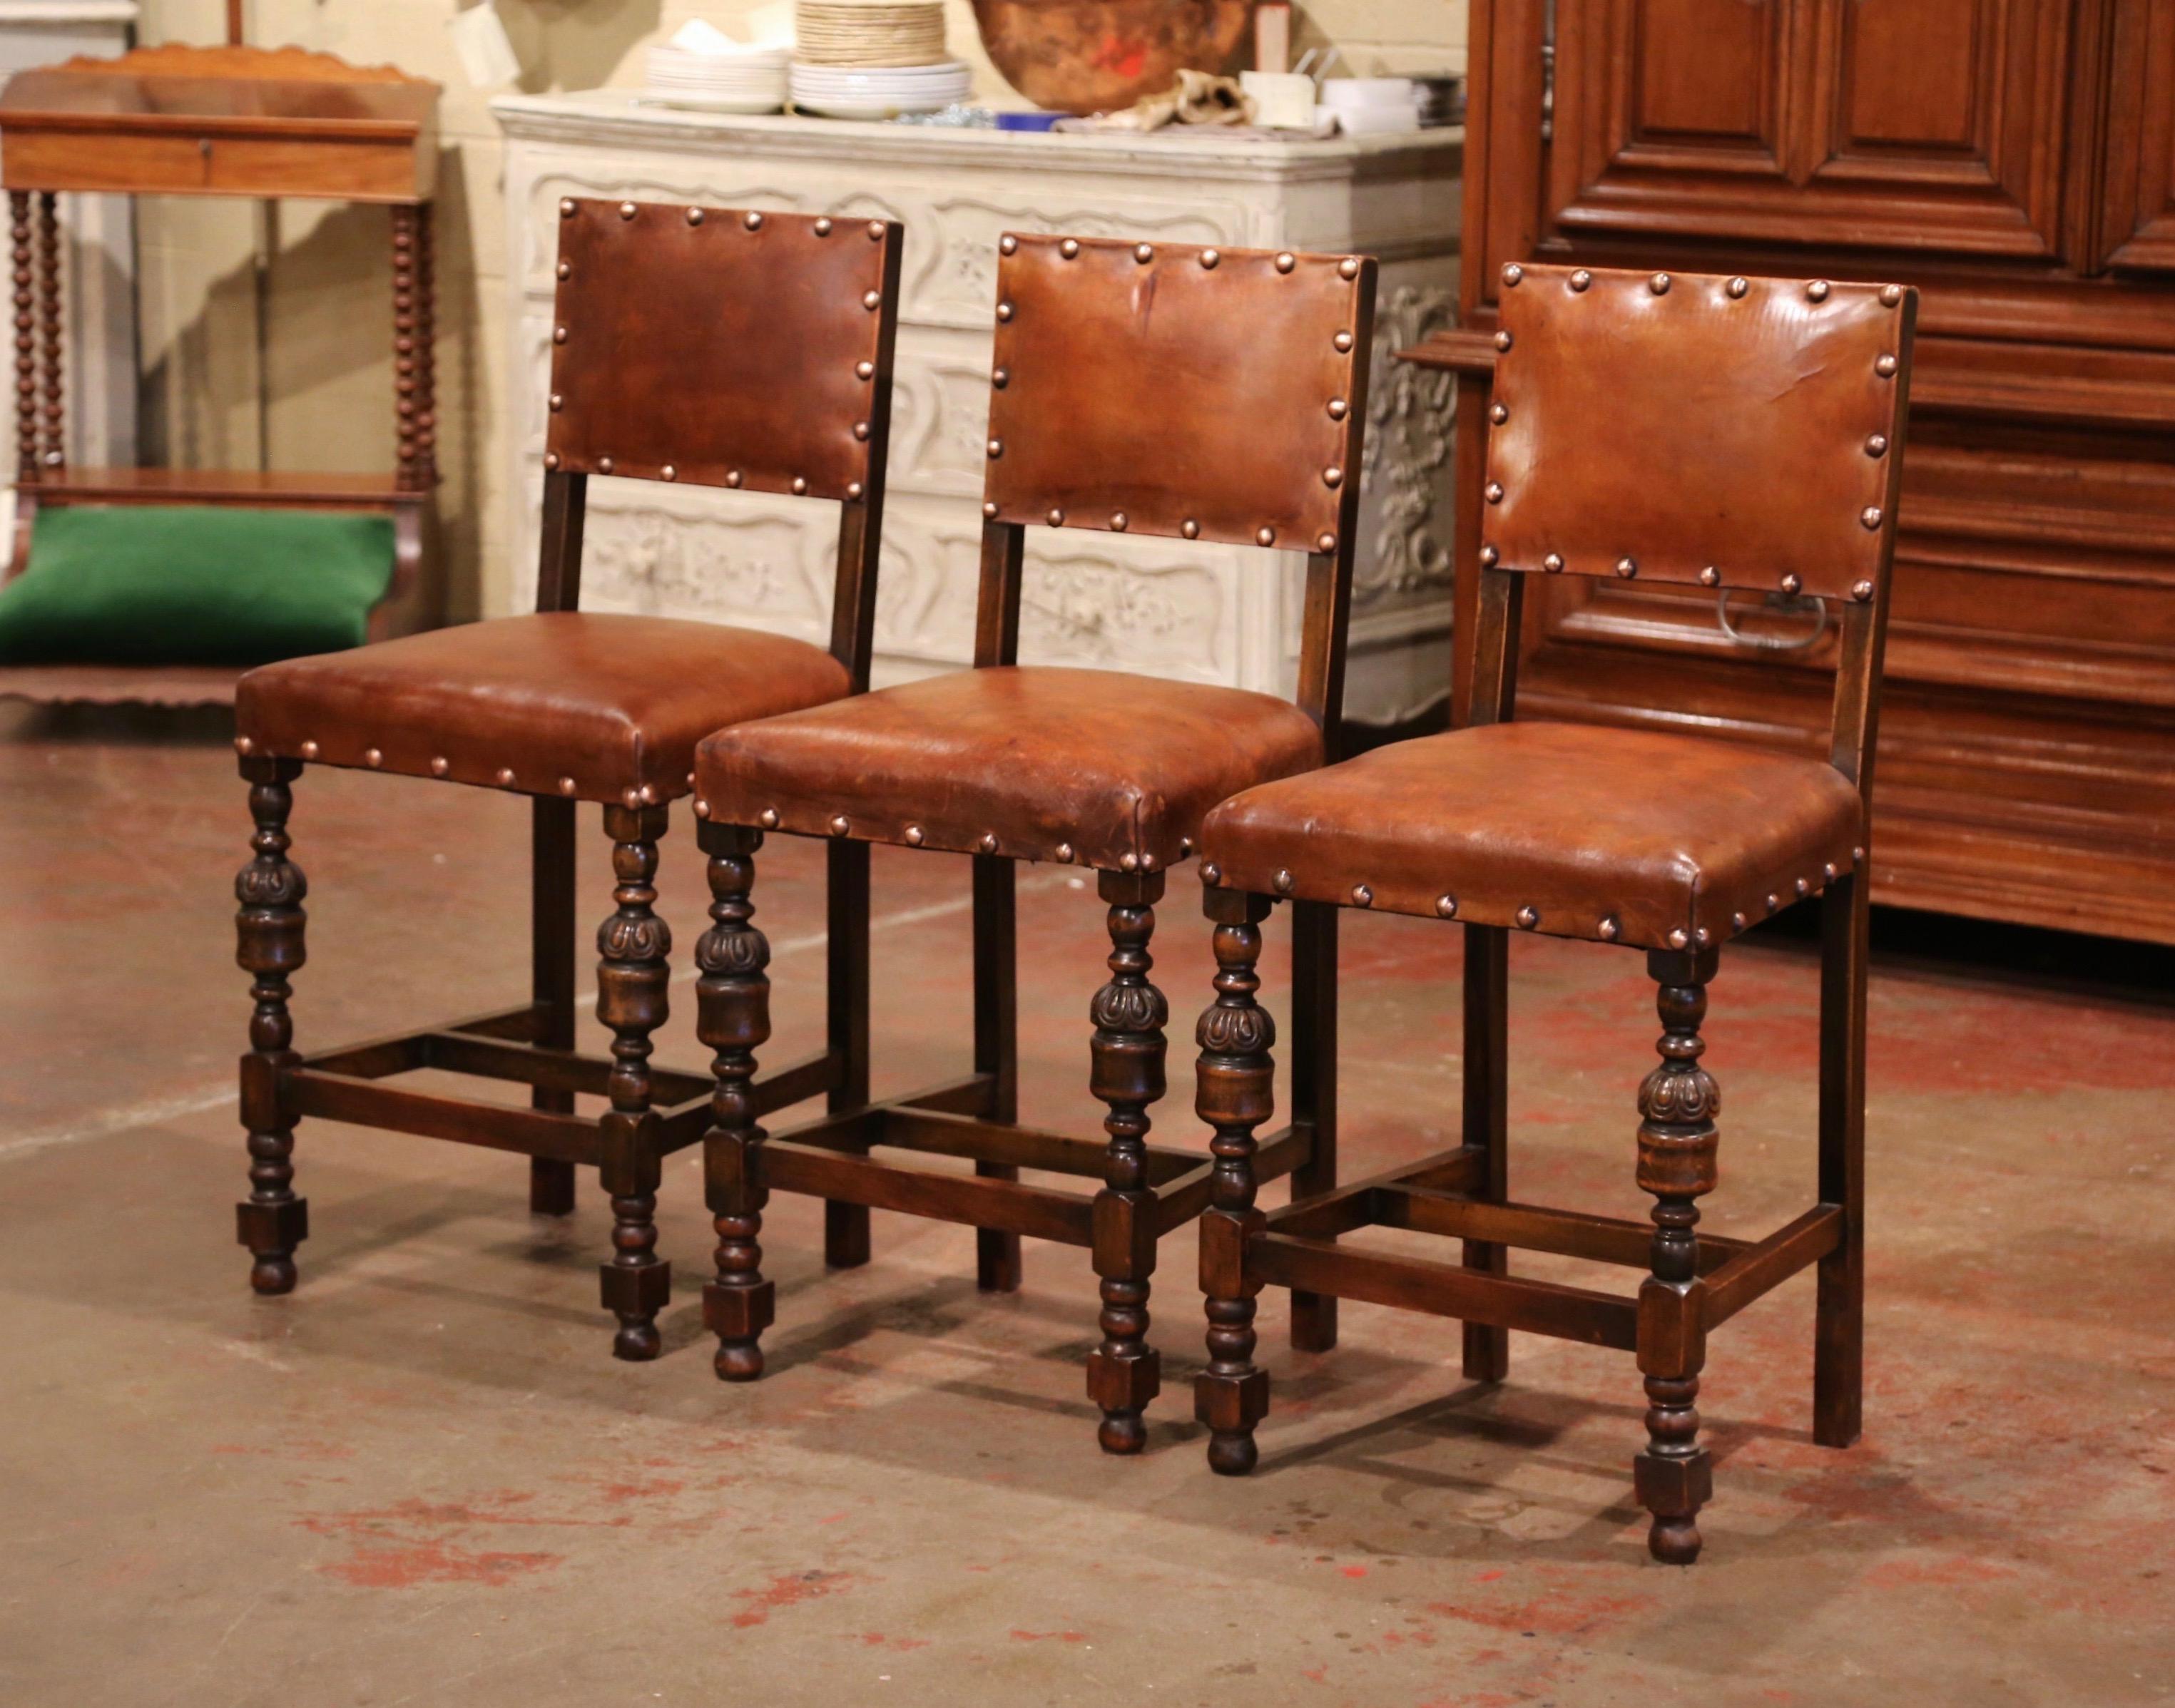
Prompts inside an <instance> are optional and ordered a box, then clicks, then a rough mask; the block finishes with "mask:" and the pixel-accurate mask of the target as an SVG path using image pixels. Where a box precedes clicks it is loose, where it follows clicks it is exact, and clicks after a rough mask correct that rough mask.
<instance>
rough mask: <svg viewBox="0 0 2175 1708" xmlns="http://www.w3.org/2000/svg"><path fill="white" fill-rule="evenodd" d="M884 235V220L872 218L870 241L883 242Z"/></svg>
mask: <svg viewBox="0 0 2175 1708" xmlns="http://www.w3.org/2000/svg"><path fill="white" fill-rule="evenodd" d="M883 236H884V222H883V221H882V220H870V221H869V241H870V242H871V243H881V242H882V241H883Z"/></svg>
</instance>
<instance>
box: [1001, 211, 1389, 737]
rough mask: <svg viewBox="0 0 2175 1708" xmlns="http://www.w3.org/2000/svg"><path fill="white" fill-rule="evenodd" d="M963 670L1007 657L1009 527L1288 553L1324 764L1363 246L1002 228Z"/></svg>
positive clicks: (1013, 610)
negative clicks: (1131, 238)
mask: <svg viewBox="0 0 2175 1708" xmlns="http://www.w3.org/2000/svg"><path fill="white" fill-rule="evenodd" d="M997 247H998V261H997V310H996V312H997V329H996V348H995V361H994V363H993V365H992V367H991V371H990V426H989V439H988V443H987V445H986V447H985V450H986V453H987V458H986V473H985V474H984V480H983V504H982V513H983V516H984V530H983V544H982V571H981V583H980V602H979V610H978V612H977V621H976V624H975V639H974V662H975V663H976V664H1012V663H1014V662H1015V661H1016V659H1017V655H1018V650H1019V601H1020V582H1021V559H1022V552H1023V547H1024V535H1025V534H1026V531H1027V530H1028V529H1029V528H1049V529H1068V528H1071V529H1090V530H1093V531H1098V532H1104V533H1114V534H1150V535H1155V536H1158V537H1161V538H1166V539H1175V540H1199V541H1202V542H1209V543H1217V544H1223V545H1254V546H1261V547H1269V548H1283V549H1285V550H1304V551H1305V552H1306V553H1307V582H1306V603H1305V612H1304V627H1303V631H1302V636H1301V640H1300V643H1299V684H1298V691H1297V699H1298V702H1299V705H1300V707H1301V708H1303V709H1304V711H1305V712H1306V713H1308V715H1309V716H1310V717H1311V718H1314V720H1315V723H1317V724H1320V725H1321V728H1322V731H1323V735H1324V738H1325V741H1326V744H1327V746H1328V748H1329V753H1330V757H1331V758H1332V759H1334V758H1335V757H1336V756H1337V753H1336V749H1337V725H1338V722H1339V713H1340V710H1341V708H1342V701H1343V697H1344V692H1343V690H1344V681H1343V676H1344V665H1343V659H1344V638H1345V631H1346V628H1347V626H1348V622H1349V617H1350V610H1351V593H1352V561H1353V545H1354V536H1355V535H1356V534H1357V532H1358V527H1359V467H1358V462H1359V458H1358V450H1359V444H1360V439H1361V434H1362V432H1363V430H1364V429H1363V424H1364V421H1365V420H1366V410H1367V377H1368V362H1369V359H1370V354H1371V351H1372V350H1373V340H1374V315H1375V271H1376V268H1375V262H1374V260H1373V259H1372V258H1370V257H1364V256H1357V255H1313V254H1303V253H1299V252H1294V251H1291V250H1268V249H1218V248H1210V247H1198V246H1195V245H1191V244H1176V243H1145V242H1128V241H1121V240H1116V239H1110V238H1097V237H1058V236H1032V235H1028V234H1027V233H1016V232H1007V233H1006V234H1005V235H1004V236H1002V237H1001V239H1000V240H999V241H998V246H997Z"/></svg>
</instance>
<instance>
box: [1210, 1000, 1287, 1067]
mask: <svg viewBox="0 0 2175 1708" xmlns="http://www.w3.org/2000/svg"><path fill="white" fill-rule="evenodd" d="M1193 1035H1194V1038H1195V1041H1196V1043H1198V1044H1200V1046H1201V1049H1204V1050H1207V1052H1208V1053H1209V1054H1210V1055H1261V1054H1263V1053H1264V1052H1266V1050H1267V1049H1269V1048H1270V1047H1271V1046H1272V1045H1273V1044H1275V1043H1276V1041H1277V1028H1276V1022H1275V1021H1273V1020H1272V1019H1271V1018H1270V1017H1269V1011H1268V1010H1267V1009H1266V1008H1255V1007H1247V1008H1230V1007H1226V1006H1224V1005H1223V1003H1220V1002H1218V1003H1213V1004H1212V1005H1211V1006H1208V1007H1207V1008H1205V1009H1203V1010H1202V1011H1201V1023H1200V1024H1199V1025H1198V1026H1196V1028H1194V1034H1193Z"/></svg>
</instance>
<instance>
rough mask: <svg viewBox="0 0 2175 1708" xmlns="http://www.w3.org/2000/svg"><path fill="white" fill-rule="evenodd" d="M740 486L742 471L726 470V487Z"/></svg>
mask: <svg viewBox="0 0 2175 1708" xmlns="http://www.w3.org/2000/svg"><path fill="white" fill-rule="evenodd" d="M725 485H728V486H737V485H740V470H739V469H726V470H725Z"/></svg>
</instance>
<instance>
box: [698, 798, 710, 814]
mask: <svg viewBox="0 0 2175 1708" xmlns="http://www.w3.org/2000/svg"><path fill="white" fill-rule="evenodd" d="M695 816H696V817H697V818H708V816H710V803H709V802H708V801H707V800H703V799H702V796H700V795H699V794H698V795H697V796H696V797H695Z"/></svg>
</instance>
